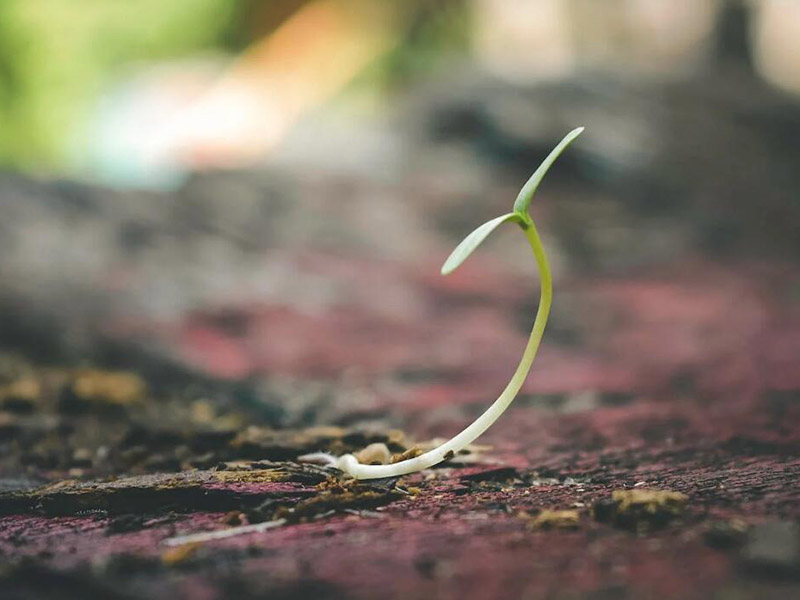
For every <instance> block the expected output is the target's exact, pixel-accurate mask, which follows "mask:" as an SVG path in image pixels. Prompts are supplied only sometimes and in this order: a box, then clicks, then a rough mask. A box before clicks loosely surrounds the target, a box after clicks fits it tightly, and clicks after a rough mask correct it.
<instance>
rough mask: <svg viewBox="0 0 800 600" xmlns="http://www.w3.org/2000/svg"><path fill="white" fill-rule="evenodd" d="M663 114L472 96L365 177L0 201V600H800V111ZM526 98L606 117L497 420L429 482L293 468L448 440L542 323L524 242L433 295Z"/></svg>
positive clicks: (584, 164) (501, 204)
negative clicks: (322, 456) (531, 344)
mask: <svg viewBox="0 0 800 600" xmlns="http://www.w3.org/2000/svg"><path fill="white" fill-rule="evenodd" d="M751 87H752V86H751ZM570 89H572V90H573V92H572V93H567V92H569V90H570ZM592 89H594V90H595V91H597V90H599V91H600V92H602V90H604V89H605V90H607V89H608V88H603V87H602V86H601V87H599V88H592ZM669 89H671V90H672V92H670V93H667V92H665V91H664V90H662V91H661V93H660V94H656V95H655V96H647V98H649V99H650V101H649V103H643V104H641V106H640V108H642V112H641V114H640V113H637V112H636V111H633V112H631V111H628V110H626V109H625V108H624V107H623V106H618V105H617V103H616V100H615V99H614V97H609V96H603V95H602V94H601V96H602V97H605V98H606V101H605V104H604V103H603V102H600V101H599V100H598V98H596V97H594V96H587V95H586V93H587V92H586V90H584V91H583V92H580V93H578V92H576V91H575V89H573V88H571V87H569V86H568V89H567V90H566V92H565V90H564V89H561V88H558V87H555V88H553V89H550V90H549V91H545V92H546V93H545V92H542V91H541V90H540V91H539V93H538V95H534V97H533V99H532V100H525V97H524V96H523V95H520V94H514V93H510V95H508V96H502V94H500V95H498V94H499V93H500V92H499V91H498V90H490V92H491V93H487V95H486V96H485V97H487V98H489V99H490V100H492V102H495V101H496V102H499V101H500V100H502V99H503V98H506V99H507V100H508V99H513V100H514V102H515V103H518V102H522V103H523V106H522V109H521V112H520V111H510V110H509V107H508V106H507V105H504V106H506V110H500V109H497V107H495V109H493V108H492V106H493V105H492V103H491V102H490V103H489V104H488V105H485V106H484V105H482V104H481V102H483V100H481V98H482V97H484V96H481V94H479V93H477V92H476V91H475V90H472V91H471V92H470V93H469V94H466V96H465V97H469V98H474V99H475V100H474V102H473V103H472V104H471V105H470V106H469V107H466V109H464V108H463V107H462V108H459V107H453V106H450V107H449V108H446V109H444V110H445V113H443V114H442V113H437V114H438V116H437V117H436V119H435V122H436V123H438V124H439V125H441V126H442V128H443V129H440V130H439V134H441V135H443V136H444V137H445V138H447V139H449V140H451V141H450V142H442V141H441V140H440V141H439V142H437V144H444V146H440V145H437V144H434V143H432V142H430V140H428V141H427V142H424V143H423V142H422V141H420V140H419V139H417V140H415V141H413V140H412V141H413V143H414V144H417V146H414V147H417V148H419V152H417V153H411V154H412V157H411V158H409V159H408V160H407V164H405V165H404V166H401V167H397V168H396V169H395V170H394V171H389V172H387V170H385V169H383V168H382V167H381V168H378V166H376V164H373V163H369V166H367V168H366V170H365V171H362V172H347V173H342V172H339V173H338V174H336V173H330V172H328V173H324V172H322V171H311V172H309V170H308V169H307V168H306V167H304V166H301V167H300V168H298V169H297V170H295V171H292V169H290V168H285V169H281V170H269V169H265V170H263V171H261V172H258V173H229V174H209V175H205V176H200V177H198V178H196V179H195V180H193V181H192V182H190V184H189V185H188V186H186V187H185V188H183V189H182V190H180V191H178V192H177V193H175V194H174V195H167V194H163V195H160V194H134V193H127V192H126V193H123V192H112V191H110V190H99V189H95V188H91V187H86V186H81V185H76V184H72V183H68V182H44V181H32V180H29V179H24V178H21V177H15V176H10V175H4V176H3V177H2V178H0V209H2V214H3V219H2V220H0V233H2V236H0V244H2V250H3V251H2V252H1V253H0V309H1V310H0V556H1V557H2V560H0V563H1V564H2V566H0V590H2V593H0V595H2V596H3V597H9V598H29V597H34V598H44V597H47V598H86V597H112V598H209V599H210V598H223V597H239V598H250V597H271V598H306V597H320V598H321V597H331V598H351V597H352V598H374V597H381V598H429V597H441V598H537V597H548V598H575V597H590V598H736V599H739V598H749V597H753V598H756V597H757V598H786V597H793V596H796V595H798V593H800V534H799V533H798V525H797V522H798V519H800V508H798V507H800V503H798V500H800V480H799V479H798V475H800V308H799V307H800V279H798V277H797V274H798V267H797V255H796V247H797V240H798V239H800V237H798V236H796V235H795V232H796V231H797V227H798V220H797V204H796V202H795V203H793V198H794V197H795V196H796V193H795V192H794V190H796V186H793V184H792V182H793V181H794V179H795V178H796V173H797V170H796V159H795V156H794V154H793V153H794V152H796V148H788V147H786V144H785V140H786V139H790V138H791V136H790V135H788V134H786V133H785V132H786V131H787V129H786V128H787V127H789V128H791V127H794V126H795V125H796V123H797V122H800V120H799V119H798V117H797V115H798V112H797V110H796V108H795V107H792V106H791V105H789V104H787V103H786V102H785V99H783V98H781V99H780V101H778V100H776V99H775V98H774V97H772V96H769V95H768V94H766V95H765V93H764V92H763V90H761V91H760V92H759V94H757V95H756V96H753V97H750V100H749V101H748V102H744V100H743V104H741V105H740V104H738V103H737V102H733V101H732V100H731V99H737V100H738V99H742V98H744V96H742V95H741V94H725V93H719V89H723V88H722V87H718V86H716V84H715V86H714V87H713V88H709V87H706V88H702V89H700V90H699V92H703V93H699V92H698V90H697V89H695V90H694V92H693V91H692V90H693V89H694V88H692V87H691V86H688V85H687V86H684V87H682V88H680V90H682V91H680V92H679V91H677V89H672V88H669ZM725 89H727V88H725ZM748 89H750V88H748ZM559 90H560V91H559ZM651 92H652V90H651ZM641 93H642V94H645V92H644V91H642V92H641ZM648 93H650V92H648ZM671 93H675V94H677V100H676V97H674V96H672V95H671ZM565 94H566V95H565ZM634 96H635V95H630V94H629V95H627V96H626V97H634ZM636 97H639V98H645V96H636ZM553 98H555V99H558V98H561V99H562V100H563V99H564V98H567V100H569V99H570V98H572V99H577V100H576V101H577V102H578V104H576V105H573V104H571V102H569V101H559V103H558V105H559V106H562V107H563V108H564V112H563V114H562V112H559V111H558V110H553V111H551V112H553V114H556V115H561V116H560V117H558V118H559V119H560V118H564V119H567V118H569V119H572V116H571V115H572V112H571V111H573V110H574V111H575V114H578V115H584V114H594V113H587V111H585V110H583V109H581V106H580V100H581V99H584V100H587V98H588V100H591V104H592V105H593V106H603V107H605V108H603V109H602V110H600V109H598V110H599V113H597V116H596V117H593V118H596V127H595V129H592V128H591V125H592V124H591V123H586V125H589V126H590V130H589V131H590V132H591V131H597V132H598V133H597V134H596V136H595V137H592V136H591V135H588V133H589V132H587V137H586V144H585V146H583V147H581V148H578V147H577V146H576V150H575V153H574V154H573V155H572V156H571V157H566V156H565V161H564V163H563V164H561V165H559V166H560V167H561V168H562V170H561V171H560V175H561V176H560V177H559V174H558V173H559V172H558V169H554V173H553V175H554V179H553V181H552V183H550V182H548V183H547V185H545V186H543V188H542V192H541V194H540V196H539V197H537V201H536V205H535V208H534V211H535V214H536V215H537V220H538V221H540V225H541V228H542V230H543V232H544V234H545V238H546V239H545V242H546V245H547V247H548V249H549V250H550V253H551V256H552V258H553V262H554V266H555V271H556V300H555V306H554V312H553V315H552V319H551V322H550V325H549V327H548V330H547V333H546V336H545V343H544V345H543V348H542V351H541V354H540V357H539V359H538V360H537V362H536V364H535V366H534V369H533V372H532V374H531V377H530V378H529V381H528V382H527V384H526V386H525V388H524V389H523V393H522V395H521V397H520V398H519V399H518V400H517V401H516V402H515V404H514V405H513V406H512V408H511V409H510V411H509V412H508V413H507V414H506V415H504V417H503V418H502V419H501V421H500V422H498V423H497V424H496V426H495V427H494V428H492V429H491V430H490V432H488V434H487V435H486V436H485V437H484V438H482V439H481V440H480V444H481V445H480V446H476V447H474V448H472V449H471V450H470V451H469V452H468V453H465V454H462V455H459V456H456V457H454V458H453V459H452V460H451V461H449V462H448V463H446V464H444V465H441V466H440V467H439V468H436V469H432V470H430V471H428V472H425V473H421V474H417V475H412V476H408V477H404V478H401V479H399V480H392V481H377V482H371V483H366V484H356V483H353V482H349V481H344V480H342V479H340V478H339V476H338V474H337V473H336V472H333V471H328V470H325V469H322V468H320V467H314V466H310V465H302V464H300V463H298V462H297V458H298V457H299V456H301V455H302V454H305V453H308V452H313V451H318V450H324V451H329V452H334V453H342V452H346V451H358V450H360V449H362V448H364V447H366V446H367V445H369V444H370V443H373V442H383V443H386V444H387V445H388V446H389V448H390V449H391V451H392V452H395V453H402V452H403V451H405V450H408V449H412V448H414V447H415V446H419V445H424V444H426V443H429V442H430V441H431V440H432V439H434V438H436V437H437V436H447V435H452V434H453V433H454V432H456V431H457V430H458V429H459V428H460V427H463V426H464V425H466V424H467V423H469V422H470V421H471V419H472V418H474V417H475V415H477V414H478V413H479V412H480V411H481V410H482V409H483V408H484V407H485V406H486V405H488V403H489V402H490V401H491V400H493V399H494V397H495V396H496V394H497V392H498V391H499V390H500V389H502V386H503V385H504V384H505V382H506V379H507V377H508V376H509V374H510V372H511V370H512V369H513V367H514V365H515V364H516V361H517V360H518V358H519V353H520V351H521V349H522V347H523V344H524V340H525V337H526V334H527V329H528V328H529V327H530V322H531V320H532V317H533V314H534V312H535V302H536V297H537V292H536V288H535V280H534V278H533V266H532V264H531V262H532V261H530V259H529V258H528V257H527V256H526V255H525V249H524V246H523V244H522V241H521V237H519V236H518V234H517V233H516V232H512V231H508V232H505V233H503V235H501V236H498V239H497V240H496V241H494V240H493V242H492V244H490V245H488V247H487V248H486V250H485V251H484V250H483V249H481V253H479V254H478V255H477V256H476V257H475V258H473V259H471V260H470V262H469V263H468V264H467V265H465V267H464V268H463V270H461V271H459V272H458V273H456V274H455V275H453V276H451V277H449V278H446V279H444V278H441V277H439V275H438V267H439V264H440V262H441V260H442V259H443V258H444V256H446V254H447V252H449V250H450V249H451V248H452V245H453V244H454V243H455V242H457V241H458V238H459V237H460V236H462V235H463V234H465V233H466V232H467V231H469V229H470V228H471V227H472V226H474V225H475V224H477V223H480V222H482V220H484V217H486V218H488V217H491V216H493V215H494V214H500V213H501V212H504V211H505V210H507V208H508V206H509V205H510V202H511V199H512V198H513V197H514V194H515V191H516V186H517V185H518V183H519V181H520V180H521V179H522V178H523V177H524V175H525V173H522V171H523V170H524V171H526V172H527V170H528V169H529V163H531V162H534V163H535V162H537V161H538V159H539V158H540V155H542V153H543V152H544V150H543V148H542V145H543V144H544V142H543V141H542V140H543V139H544V137H547V140H548V141H547V146H548V147H549V145H550V143H551V139H550V138H551V137H553V136H551V135H550V132H547V135H546V136H545V135H544V134H541V132H539V133H536V132H531V131H530V130H526V129H524V128H518V129H515V128H514V127H512V128H511V129H510V130H509V129H508V127H507V126H508V123H507V122H506V121H504V120H503V119H502V118H500V117H503V116H504V115H508V114H528V112H527V109H528V108H530V106H527V108H526V106H525V105H524V103H525V102H534V100H535V103H536V104H537V105H541V106H547V101H548V99H551V100H552V99H553ZM592 98H594V99H593V100H592ZM601 99H602V98H601ZM588 100H587V101H588ZM501 104H502V102H501ZM515 106H516V104H515ZM610 107H611V108H614V110H611V108H610ZM667 107H672V109H668V108H667ZM675 107H677V108H675ZM681 107H682V108H681ZM609 110H611V113H612V116H613V115H614V114H616V115H617V117H619V118H620V119H623V121H624V122H626V123H629V124H631V123H632V124H633V125H637V124H638V126H641V127H644V128H645V129H644V131H646V132H649V133H648V134H647V135H646V136H645V138H644V139H651V141H652V140H659V142H660V144H659V145H658V146H653V145H650V144H644V143H642V141H641V139H640V138H638V137H637V136H636V135H634V136H633V137H631V138H627V137H626V134H620V135H621V137H620V136H617V135H609V134H608V132H609V129H608V128H607V127H606V128H605V129H604V128H603V124H604V123H609V122H610V123H615V122H618V121H614V120H613V119H608V118H605V117H604V116H603V115H606V117H608V114H607V113H608V111H609ZM670 110H671V111H672V112H670ZM448 111H449V112H448ZM603 111H605V112H603ZM614 111H617V112H614ZM448 114H449V116H450V117H451V118H450V119H449V120H448V119H446V118H444V117H446V116H448ZM548 114H549V113H548ZM709 114H712V115H713V116H714V118H713V119H711V120H706V119H705V118H704V117H703V116H704V115H709ZM743 114H745V115H748V118H743V117H742V115H743ZM476 115H477V116H479V117H481V118H480V119H478V120H476ZM698 115H699V116H698ZM654 116H655V117H659V118H655V117H654ZM498 119H499V120H498ZM697 119H699V121H698V120H697ZM420 121H422V120H420ZM557 121H558V119H555V121H553V122H554V123H555V122H557ZM548 122H549V121H548ZM697 122H704V123H707V122H713V130H714V131H713V132H711V133H708V132H706V133H703V132H704V131H705V130H703V129H702V128H697V127H695V126H694V125H693V123H697ZM676 123H677V124H678V125H680V126H676V125H675V124H676ZM517 124H519V123H517ZM574 124H575V123H571V122H570V123H569V124H568V126H572V125H574ZM776 124H778V125H780V127H778V126H777V125H776ZM478 125H480V127H477V126H478ZM568 126H567V125H565V127H564V128H565V129H566V128H569V127H568ZM476 127H477V129H476ZM641 127H637V126H631V128H627V129H626V128H622V129H619V128H615V127H612V129H613V130H614V131H617V132H618V131H628V132H631V131H632V132H634V133H636V132H641V131H643V130H642V129H641ZM432 129H436V128H435V127H432ZM778 130H779V131H781V132H783V135H778V134H776V131H778ZM604 131H605V132H606V134H604V133H603V132H604ZM526 132H527V133H526ZM561 133H562V131H561V130H560V129H559V131H558V132H556V133H554V134H553V135H554V136H555V137H556V138H557V137H558V136H559V135H560V134H561ZM445 134H446V135H445ZM523 134H524V135H523ZM540 134H541V135H540ZM693 135H694V136H695V137H694V138H692V136H693ZM465 136H466V137H465ZM412 137H413V136H412ZM454 139H455V140H456V141H452V140H454ZM620 139H622V140H623V141H625V140H627V142H628V143H629V145H628V146H627V147H630V148H651V149H652V153H649V154H646V155H641V154H639V153H636V152H635V153H633V154H631V155H629V154H625V153H624V152H623V153H622V154H621V155H617V154H614V152H613V146H609V145H607V144H605V142H604V140H605V141H612V142H613V141H614V140H617V141H619V140H620ZM692 140H694V141H692ZM737 140H738V141H741V142H742V143H739V142H738V141H737ZM406 141H408V140H406ZM448 144H449V145H448ZM604 144H605V145H604ZM473 146H474V147H473ZM470 147H471V148H472V149H468V148H470ZM731 147H736V148H737V154H736V156H737V157H739V158H736V160H741V161H745V162H748V164H750V163H752V164H760V165H770V166H769V167H768V168H767V167H764V168H763V169H743V168H741V165H740V164H738V163H736V160H734V158H732V155H731V153H730V152H729V151H728V149H729V148H731ZM687 149H688V150H687ZM623 150H624V148H623ZM486 156H490V157H491V159H492V160H493V161H496V163H499V164H502V165H504V166H503V167H502V168H500V167H498V166H497V164H494V165H492V163H491V162H490V161H487V160H486ZM480 157H483V158H480ZM532 157H536V159H535V160H533V159H532ZM726 157H727V158H726ZM742 157H744V158H742ZM333 158H335V157H332V159H331V160H332V161H333V162H335V161H334V160H333ZM372 158H373V159H375V160H378V161H379V159H380V157H377V159H376V157H375V156H373V157H372ZM379 162H380V161H379ZM523 164H524V165H525V166H524V169H523V168H522V167H520V169H519V170H518V171H515V170H514V169H513V168H512V169H511V170H509V169H508V168H507V166H508V165H512V166H513V165H523ZM465 165H471V167H470V168H466V167H465ZM732 173H735V175H736V177H735V180H732V179H731V177H730V175H731V174H732ZM732 188H736V189H735V190H734V191H735V193H732V192H731V190H732ZM762 192H763V193H762ZM792 194H794V195H792ZM753 198H759V202H753V201H752V199H753ZM659 211H660V212H659ZM754 219H755V220H754ZM758 219H761V220H758ZM754 223H755V224H756V225H757V226H753V224H754ZM242 527H244V528H245V529H237V528H242ZM254 529H255V530H254ZM203 532H220V534H219V539H205V540H202V539H201V540H199V541H198V538H192V537H187V536H192V535H194V534H198V533H203ZM234 534H235V535H234ZM222 536H226V537H222Z"/></svg>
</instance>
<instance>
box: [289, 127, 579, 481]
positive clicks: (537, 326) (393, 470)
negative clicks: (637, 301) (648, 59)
mask: <svg viewBox="0 0 800 600" xmlns="http://www.w3.org/2000/svg"><path fill="white" fill-rule="evenodd" d="M582 132H583V127H578V128H577V129H574V130H572V131H571V132H569V133H568V134H567V135H566V136H565V137H564V139H563V140H561V142H560V143H559V144H558V145H557V146H556V147H555V148H554V149H553V151H552V152H550V154H549V155H548V156H547V158H545V159H544V161H543V162H542V164H541V165H539V168H538V169H536V172H535V173H534V174H533V175H532V176H531V178H530V179H529V180H528V181H527V183H526V184H525V185H524V186H523V187H522V190H520V193H519V195H518V196H517V199H516V201H515V202H514V210H513V212H510V213H508V214H505V215H502V216H500V217H497V218H495V219H492V220H491V221H488V222H486V223H484V224H483V225H481V226H480V227H478V228H477V229H476V230H475V231H473V232H472V233H470V234H469V235H468V236H467V237H466V238H465V239H464V240H463V241H462V242H461V243H460V244H459V245H458V246H457V247H456V249H455V250H453V253H452V254H451V255H450V256H449V257H448V259H447V260H446V261H445V263H444V265H443V266H442V275H449V274H450V273H452V272H453V271H455V270H456V269H457V268H458V267H459V266H460V265H461V263H463V262H464V261H465V260H466V259H467V257H468V256H469V255H470V254H472V252H473V251H474V250H475V249H476V248H477V247H478V246H479V245H480V244H481V242H483V240H485V239H486V238H487V237H488V236H489V234H490V233H492V232H493V231H494V230H495V229H497V228H498V227H499V226H500V225H502V224H503V223H508V222H511V223H516V224H517V225H519V226H520V228H521V229H522V231H523V233H524V234H525V237H526V238H527V240H528V243H529V244H530V247H531V250H532V251H533V256H534V258H535V259H536V264H537V266H538V269H539V276H540V286H541V296H540V300H539V308H538V311H537V313H536V319H535V320H534V322H533V330H532V331H531V335H530V337H529V338H528V344H527V346H525V351H524V352H523V353H522V360H520V362H519V365H518V366H517V370H516V371H514V375H513V376H512V377H511V381H509V382H508V385H506V387H505V389H504V390H503V392H502V393H501V394H500V396H499V397H498V398H497V400H495V401H494V403H493V404H492V405H491V406H490V407H489V408H488V409H486V411H485V412H484V413H483V414H481V415H480V416H479V417H478V418H477V419H476V420H475V421H474V422H473V423H472V424H471V425H469V426H468V427H467V428H466V429H464V430H463V431H462V432H461V433H459V434H458V435H456V436H455V437H453V438H452V439H450V440H448V441H447V442H445V443H443V444H442V445H440V446H438V447H436V448H434V449H433V450H430V451H428V452H426V453H424V454H421V455H420V456H417V457H415V458H409V459H407V460H403V461H400V462H396V463H394V464H384V465H374V464H369V465H367V464H361V463H360V462H359V461H358V459H357V458H356V457H355V456H353V455H352V454H345V455H344V456H340V457H334V456H331V455H328V454H324V453H318V454H311V455H307V456H305V457H301V458H302V459H305V460H313V461H320V462H324V463H326V464H329V465H331V466H334V467H336V468H338V469H340V470H341V471H344V472H345V473H347V474H348V475H350V476H351V477H354V478H355V479H378V478H382V477H398V476H400V475H407V474H409V473H414V472H416V471H421V470H423V469H428V468H430V467H432V466H434V465H436V464H438V463H440V462H442V461H444V460H447V459H449V458H451V457H453V456H455V455H456V454H458V452H460V451H461V450H463V449H464V448H465V447H466V446H468V445H469V444H471V443H472V442H474V441H475V440H476V439H477V438H478V436H480V435H481V434H482V433H483V432H484V431H486V430H487V429H489V427H491V426H492V424H493V423H494V422H495V421H496V420H497V419H498V418H499V417H500V415H502V414H503V412H505V410H506V409H507V408H508V407H509V405H510V404H511V402H513V400H514V398H515V397H516V396H517V393H518V392H519V390H520V388H521V387H522V384H523V383H524V381H525V378H526V377H527V376H528V372H529V371H530V369H531V365H532V364H533V359H534V358H536V351H537V350H538V349H539V343H540V342H541V340H542V335H543V334H544V327H545V324H546V323H547V317H548V316H549V314H550V305H551V304H552V301H553V280H552V277H551V274H550V266H549V265H548V263H547V256H546V255H545V251H544V248H543V247H542V241H541V239H539V233H538V231H537V230H536V226H535V225H534V222H533V219H532V218H531V216H530V214H529V212H528V209H529V207H530V204H531V200H532V198H533V195H534V193H535V192H536V189H537V188H538V187H539V183H541V181H542V178H544V176H545V174H546V173H547V171H548V169H549V168H550V166H551V165H552V164H553V162H555V160H556V159H557V158H558V157H559V155H560V154H561V153H562V152H563V151H564V149H565V148H566V147H567V146H569V144H570V143H572V141H573V140H574V139H575V138H577V137H578V136H579V135H580V134H581V133H582Z"/></svg>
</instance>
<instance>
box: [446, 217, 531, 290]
mask: <svg viewBox="0 0 800 600" xmlns="http://www.w3.org/2000/svg"><path fill="white" fill-rule="evenodd" d="M506 221H514V222H519V221H520V217H519V216H518V215H517V214H516V213H508V214H507V215H502V216H499V217H496V218H494V219H492V220H491V221H487V222H486V223H484V224H483V225H481V226H480V227H478V228H477V229H475V231H473V232H472V233H470V234H469V235H468V236H467V237H465V238H464V239H463V240H462V241H461V243H460V244H459V245H458V246H456V249H455V250H453V252H452V253H451V254H450V256H448V257H447V260H446V261H444V265H442V275H449V274H450V273H452V272H453V271H455V270H456V269H457V268H458V267H460V266H461V263H463V262H464V261H465V260H467V258H468V257H469V255H470V254H472V253H473V252H474V251H475V248H477V247H478V246H480V245H481V242H483V240H485V239H486V238H487V237H489V234H490V233H492V232H493V231H494V230H495V229H497V228H498V227H499V226H500V225H502V224H503V223H505V222H506Z"/></svg>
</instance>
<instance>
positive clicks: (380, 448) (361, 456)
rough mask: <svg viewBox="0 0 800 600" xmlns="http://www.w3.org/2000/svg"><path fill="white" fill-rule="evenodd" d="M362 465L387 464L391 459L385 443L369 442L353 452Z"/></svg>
mask: <svg viewBox="0 0 800 600" xmlns="http://www.w3.org/2000/svg"><path fill="white" fill-rule="evenodd" d="M355 456H356V458H357V459H358V462H360V463H361V464H362V465H387V464H389V462H390V461H391V460H392V453H391V452H390V451H389V448H388V447H387V446H386V444H383V443H376V444H370V445H369V446H367V447H366V448H364V449H363V450H361V451H359V452H356V454H355Z"/></svg>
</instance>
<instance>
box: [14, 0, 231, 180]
mask: <svg viewBox="0 0 800 600" xmlns="http://www.w3.org/2000/svg"><path fill="white" fill-rule="evenodd" d="M244 4H245V3H244V1H243V0H166V1H165V0H2V1H0V164H3V165H6V166H12V167H19V168H42V167H44V168H47V167H50V166H54V165H58V164H60V163H62V162H64V161H65V160H66V159H67V157H66V156H65V154H66V153H67V151H68V150H67V148H68V145H67V144H65V143H64V141H65V140H66V139H68V138H69V136H70V134H71V132H72V131H73V130H74V128H75V127H76V125H77V126H79V124H80V123H82V122H83V121H84V119H86V117H87V114H86V111H88V110H90V109H91V104H92V99H94V98H96V97H97V95H98V93H99V91H100V90H101V89H102V88H103V86H104V85H105V84H107V83H108V82H109V79H110V78H113V77H115V76H118V75H119V74H120V73H119V68H120V65H123V66H124V65H129V64H132V63H136V62H137V61H153V60H159V59H164V58H175V57H182V56H191V55H193V54H197V53H198V52H208V51H209V50H212V51H213V50H214V49H216V48H228V47H231V46H235V45H236V43H237V40H236V35H237V30H238V27H237V24H238V21H239V17H240V14H241V10H242V7H243V5H244Z"/></svg>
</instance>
